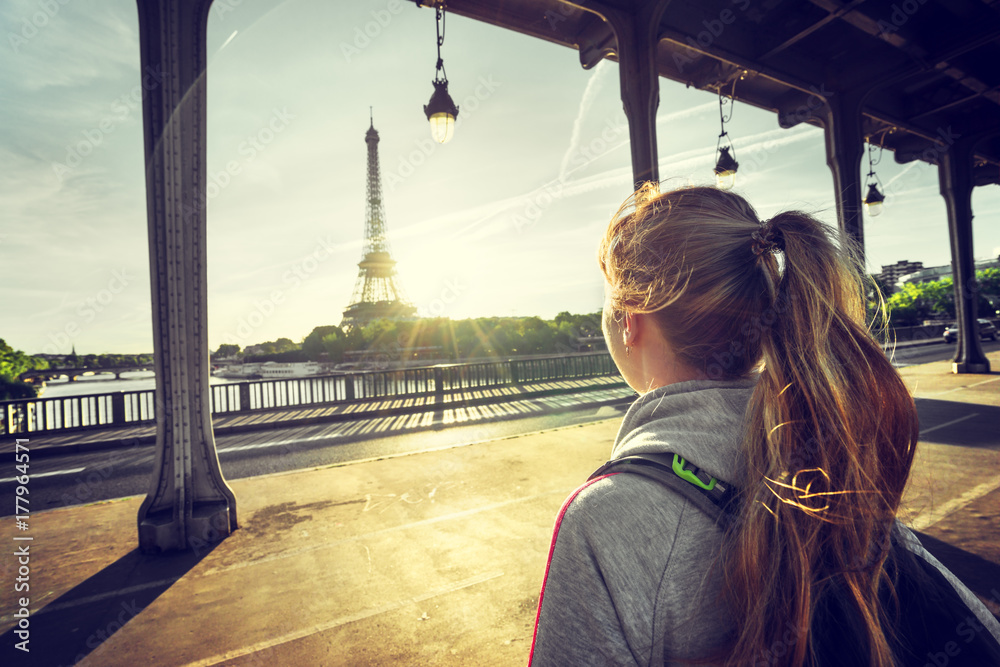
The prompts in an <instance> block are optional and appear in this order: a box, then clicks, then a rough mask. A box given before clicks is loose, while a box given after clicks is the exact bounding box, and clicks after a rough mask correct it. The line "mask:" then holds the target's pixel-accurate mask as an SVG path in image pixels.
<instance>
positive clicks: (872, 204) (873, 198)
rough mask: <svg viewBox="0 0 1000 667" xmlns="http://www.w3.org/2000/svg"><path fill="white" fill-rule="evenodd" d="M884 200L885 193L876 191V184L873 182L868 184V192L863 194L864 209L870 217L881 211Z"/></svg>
mask: <svg viewBox="0 0 1000 667" xmlns="http://www.w3.org/2000/svg"><path fill="white" fill-rule="evenodd" d="M884 201H885V195H883V194H882V193H881V192H879V191H878V186H877V185H875V184H874V183H870V184H869V185H868V194H867V195H865V200H864V202H865V211H867V213H868V215H870V216H871V217H873V218H874V217H876V216H878V215H879V214H880V213H882V202H884Z"/></svg>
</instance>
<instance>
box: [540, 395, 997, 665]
mask: <svg viewBox="0 0 1000 667" xmlns="http://www.w3.org/2000/svg"><path fill="white" fill-rule="evenodd" d="M755 381H756V380H755V379H749V380H736V381H730V382H713V381H707V380H694V381H690V382H680V383H677V384H672V385H668V386H666V387H660V388H659V389H656V390H654V391H652V392H650V393H648V394H646V395H644V396H642V397H641V398H639V399H637V400H636V401H635V403H633V404H632V406H631V407H630V408H629V410H628V412H627V413H626V414H625V417H624V419H623V421H622V425H621V428H620V429H619V431H618V437H617V438H616V439H615V444H614V448H613V450H612V457H611V458H612V459H618V458H621V457H624V456H629V455H632V454H638V453H662V452H673V453H675V454H679V455H680V456H682V457H683V458H684V459H686V460H687V461H688V462H689V463H691V464H693V465H695V466H697V467H699V468H701V469H702V470H704V471H705V472H707V473H708V474H710V475H711V476H713V477H717V478H719V479H723V480H731V481H735V480H738V479H739V477H740V475H739V463H738V461H739V455H738V448H739V443H740V439H741V437H742V426H743V419H744V414H745V412H746V407H747V403H748V401H749V399H750V395H751V393H752V392H753V388H754V385H755ZM903 533H904V537H905V538H906V539H907V540H908V546H909V548H910V549H911V550H913V551H914V552H917V553H919V554H920V555H921V556H923V557H924V558H927V560H928V561H930V562H932V563H933V564H935V565H936V566H937V567H939V568H940V569H942V571H944V572H945V575H946V576H947V577H948V578H949V580H950V581H951V582H952V584H953V585H954V586H955V587H956V589H958V590H959V592H960V593H961V594H962V597H963V598H964V599H965V601H966V603H967V604H968V605H969V607H970V609H972V610H973V611H974V612H975V614H976V616H977V617H978V619H979V622H980V623H982V624H984V625H985V626H986V627H987V628H989V631H991V632H993V634H994V635H996V636H997V637H998V638H1000V625H998V624H997V622H996V619H995V618H994V617H993V615H992V614H990V612H989V610H987V609H986V607H985V606H984V605H983V604H982V603H981V602H980V601H979V600H978V599H976V598H975V596H974V595H973V594H972V593H971V592H969V591H968V589H966V588H965V586H963V585H962V584H961V583H960V582H958V580H957V579H955V578H954V576H953V575H952V574H951V573H950V572H948V571H947V570H945V569H944V567H943V566H941V564H940V563H938V562H937V560H936V559H934V557H933V556H931V555H930V554H928V553H927V552H926V551H925V550H924V549H923V548H922V547H921V546H920V544H919V542H918V541H917V538H916V537H915V536H914V535H913V534H912V533H911V532H910V531H908V530H906V529H905V528H904V529H903ZM721 544H722V531H721V530H720V529H719V528H718V527H717V526H716V524H715V521H714V520H713V519H712V518H710V517H709V516H708V515H707V514H705V513H704V512H702V511H701V510H699V509H698V508H697V507H696V506H695V505H694V504H692V503H691V502H690V501H689V500H687V499H685V498H683V497H681V496H680V495H678V494H676V493H674V492H672V491H671V490H670V489H668V488H666V487H664V486H663V485H662V484H660V483H658V482H656V481H653V480H650V479H647V478H646V477H643V476H640V475H634V474H611V475H607V476H603V477H599V478H597V479H595V480H592V481H590V482H587V483H586V484H584V485H583V486H581V487H580V488H579V489H577V490H576V491H574V492H573V493H572V494H571V495H570V497H569V498H568V499H567V500H566V502H565V503H564V504H563V507H562V509H561V510H560V512H559V515H558V517H557V519H556V526H555V531H554V533H553V537H552V546H551V548H550V551H549V562H548V566H547V568H546V572H545V579H544V582H543V584H542V591H541V594H540V596H539V604H538V617H537V619H536V621H535V638H534V641H533V643H532V649H531V658H530V660H529V664H530V665H531V666H532V667H548V666H549V665H566V666H573V667H580V666H582V665H643V666H646V665H649V666H654V665H656V666H659V665H664V664H667V665H680V664H683V660H684V659H690V658H697V657H703V656H705V655H708V654H709V653H710V652H712V650H713V649H716V648H718V647H720V646H722V645H724V644H725V643H726V640H727V639H728V638H729V636H730V634H731V633H732V632H733V631H734V629H735V624H734V622H733V618H732V616H731V615H730V614H729V613H728V611H727V610H726V608H725V605H724V604H723V603H722V602H721V597H720V590H721V588H720V586H721V582H720V581H719V578H718V577H717V576H713V575H712V571H713V570H714V569H713V568H711V567H710V566H711V565H712V563H713V562H714V560H715V558H716V557H717V556H718V554H719V551H720V548H721ZM793 641H794V640H793ZM787 648H788V647H775V649H776V650H780V651H781V654H784V650H787ZM782 649H784V650H782ZM767 657H768V656H762V660H764V661H765V662H767Z"/></svg>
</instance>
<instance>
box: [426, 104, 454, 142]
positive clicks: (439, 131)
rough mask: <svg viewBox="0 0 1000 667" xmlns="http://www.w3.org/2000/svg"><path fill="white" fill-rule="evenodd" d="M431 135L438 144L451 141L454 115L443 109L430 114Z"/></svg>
mask: <svg viewBox="0 0 1000 667" xmlns="http://www.w3.org/2000/svg"><path fill="white" fill-rule="evenodd" d="M430 121H431V137H432V138H433V139H434V141H436V142H438V143H439V144H446V143H448V142H449V141H451V137H452V135H453V134H455V117H454V116H452V115H451V114H450V113H446V112H444V111H442V112H439V113H436V114H433V115H431V117H430Z"/></svg>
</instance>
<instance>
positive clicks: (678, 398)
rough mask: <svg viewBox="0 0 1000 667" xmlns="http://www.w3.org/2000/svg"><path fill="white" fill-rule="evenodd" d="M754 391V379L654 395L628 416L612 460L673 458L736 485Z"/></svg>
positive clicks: (682, 386) (695, 383)
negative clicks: (643, 456)
mask: <svg viewBox="0 0 1000 667" xmlns="http://www.w3.org/2000/svg"><path fill="white" fill-rule="evenodd" d="M756 385H757V378H756V377H753V378H749V379H744V380H731V381H727V382H714V381H711V380H691V381H688V382H678V383H676V384H670V385H667V386H665V387H659V388H658V389H654V390H653V391H651V392H649V393H648V394H645V395H644V396H641V397H640V398H638V399H637V400H636V401H635V403H633V404H632V405H631V407H629V409H628V411H627V412H626V413H625V417H624V419H623V420H622V425H621V428H619V430H618V436H617V437H616V438H615V445H614V449H613V450H612V452H611V458H612V459H620V458H622V457H625V456H631V455H632V454H662V453H664V452H672V453H674V454H679V455H680V456H682V457H683V458H684V459H686V460H687V461H689V462H691V463H692V464H694V465H696V466H698V467H699V468H702V469H704V470H705V471H706V472H707V473H708V474H710V475H712V476H713V477H717V478H719V479H723V480H728V481H730V482H734V483H735V481H736V480H737V478H738V477H739V476H740V468H741V466H740V465H739V448H740V441H741V439H742V437H743V421H744V416H745V414H746V407H747V403H748V402H749V400H750V396H751V395H752V394H753V390H754V387H755V386H756Z"/></svg>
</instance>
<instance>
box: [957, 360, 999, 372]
mask: <svg viewBox="0 0 1000 667" xmlns="http://www.w3.org/2000/svg"><path fill="white" fill-rule="evenodd" d="M951 372H952V373H989V372H990V362H989V361H986V360H984V361H982V362H980V363H970V362H966V361H963V362H954V363H952V365H951Z"/></svg>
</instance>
